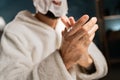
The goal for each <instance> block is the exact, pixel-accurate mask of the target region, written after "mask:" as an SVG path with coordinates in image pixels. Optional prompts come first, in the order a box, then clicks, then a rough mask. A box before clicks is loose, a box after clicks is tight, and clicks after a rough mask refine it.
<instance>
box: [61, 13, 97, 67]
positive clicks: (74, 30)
mask: <svg viewBox="0 0 120 80" xmlns="http://www.w3.org/2000/svg"><path fill="white" fill-rule="evenodd" d="M88 19H89V16H88V15H84V16H82V17H81V18H80V19H79V20H78V21H77V22H76V21H75V20H74V18H73V17H70V18H67V17H63V18H62V21H63V23H64V24H65V25H66V29H65V31H64V32H63V41H62V45H61V49H60V51H61V56H62V58H63V61H64V63H65V66H66V68H67V69H69V68H71V67H72V66H73V65H74V64H80V65H81V66H83V67H88V66H89V65H90V63H91V62H92V59H91V58H90V56H89V54H88V47H89V45H90V43H91V42H92V40H93V38H94V36H95V32H96V30H97V29H98V25H97V24H96V22H97V19H96V18H95V17H93V18H91V19H90V20H88Z"/></svg>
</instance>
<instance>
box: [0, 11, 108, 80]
mask: <svg viewBox="0 0 120 80" xmlns="http://www.w3.org/2000/svg"><path fill="white" fill-rule="evenodd" d="M63 29H64V24H63V23H62V22H61V21H60V20H59V21H58V23H57V25H56V28H55V30H54V29H52V28H51V27H50V26H48V25H47V24H44V23H42V22H40V21H39V20H38V19H36V18H35V17H34V15H33V14H31V13H30V12H28V11H22V12H20V13H18V14H17V16H16V17H15V19H14V20H13V21H12V22H10V23H9V24H8V25H7V26H6V27H5V29H4V32H3V35H2V38H1V44H0V49H1V50H0V51H1V52H0V80H92V79H99V78H101V77H103V76H105V75H106V73H107V70H108V69H107V64H106V60H105V58H104V56H103V55H102V53H101V52H100V51H99V49H98V48H97V47H96V46H95V44H94V43H91V45H90V47H89V53H90V56H91V57H92V58H93V60H94V64H95V68H96V72H94V73H92V74H87V73H84V72H82V71H81V70H80V69H79V68H80V67H79V65H75V66H74V67H72V68H71V69H70V70H69V71H68V70H67V69H66V67H65V65H64V63H63V60H62V58H61V56H60V53H59V51H58V50H59V48H60V46H61V42H62V35H61V32H62V30H63Z"/></svg>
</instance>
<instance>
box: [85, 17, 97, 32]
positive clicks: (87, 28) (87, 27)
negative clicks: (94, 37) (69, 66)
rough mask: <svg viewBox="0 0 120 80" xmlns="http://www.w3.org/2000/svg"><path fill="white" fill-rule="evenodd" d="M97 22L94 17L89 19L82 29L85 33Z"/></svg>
mask: <svg viewBox="0 0 120 80" xmlns="http://www.w3.org/2000/svg"><path fill="white" fill-rule="evenodd" d="M96 22H97V18H96V17H93V18H91V19H90V21H88V22H87V23H86V24H85V25H84V26H83V28H84V29H85V30H87V31H89V30H90V29H91V28H92V27H93V26H94V25H95V24H96Z"/></svg>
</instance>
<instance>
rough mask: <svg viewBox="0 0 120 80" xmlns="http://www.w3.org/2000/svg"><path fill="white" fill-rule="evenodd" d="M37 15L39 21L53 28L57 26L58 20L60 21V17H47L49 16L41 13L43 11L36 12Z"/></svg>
mask: <svg viewBox="0 0 120 80" xmlns="http://www.w3.org/2000/svg"><path fill="white" fill-rule="evenodd" d="M35 17H36V18H37V19H38V20H39V21H41V22H43V23H45V24H47V25H49V26H50V27H52V28H53V29H54V28H55V27H56V24H57V21H58V19H51V18H49V17H47V16H45V15H43V14H41V13H36V14H35Z"/></svg>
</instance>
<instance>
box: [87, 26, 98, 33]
mask: <svg viewBox="0 0 120 80" xmlns="http://www.w3.org/2000/svg"><path fill="white" fill-rule="evenodd" d="M97 29H98V25H97V24H95V25H94V26H93V27H92V29H91V30H89V31H88V34H89V35H92V34H93V33H95V32H96V31H97Z"/></svg>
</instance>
